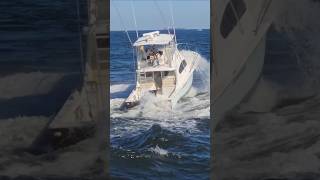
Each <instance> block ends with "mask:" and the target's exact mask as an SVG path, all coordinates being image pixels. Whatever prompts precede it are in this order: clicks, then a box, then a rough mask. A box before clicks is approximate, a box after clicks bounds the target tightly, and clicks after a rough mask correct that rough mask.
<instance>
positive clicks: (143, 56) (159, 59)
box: [122, 31, 199, 108]
mask: <svg viewBox="0 0 320 180" xmlns="http://www.w3.org/2000/svg"><path fill="white" fill-rule="evenodd" d="M175 39H176V38H175V35H173V34H160V33H159V31H154V32H149V33H144V34H143V36H142V37H140V38H138V40H137V41H136V42H135V43H134V44H133V47H134V48H135V50H136V55H137V56H136V57H137V59H136V77H137V78H136V87H135V88H134V89H133V91H132V92H131V93H130V95H129V97H128V98H127V99H126V100H125V101H124V103H123V105H122V107H126V108H130V107H133V106H135V105H137V104H139V101H140V100H141V98H142V97H143V96H144V95H145V93H153V94H154V95H155V96H156V97H161V98H164V99H166V100H168V101H170V102H171V106H172V107H174V106H175V105H176V103H177V102H178V101H179V99H180V98H181V97H183V96H184V95H185V94H186V93H187V92H188V91H189V89H190V88H191V85H192V81H193V72H194V70H195V69H196V68H197V66H198V64H199V62H198V61H199V60H198V58H199V55H198V54H197V53H195V52H193V55H192V57H184V56H183V55H182V54H181V52H180V51H179V50H178V48H177V43H176V40H175Z"/></svg>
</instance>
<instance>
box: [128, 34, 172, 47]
mask: <svg viewBox="0 0 320 180" xmlns="http://www.w3.org/2000/svg"><path fill="white" fill-rule="evenodd" d="M173 38H174V35H173V34H160V33H159V31H153V32H149V33H144V34H143V36H142V37H140V38H139V39H138V40H137V41H136V42H135V43H134V44H133V46H145V45H166V44H169V43H170V42H171V41H172V40H173Z"/></svg>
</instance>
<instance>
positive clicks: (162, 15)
mask: <svg viewBox="0 0 320 180" xmlns="http://www.w3.org/2000/svg"><path fill="white" fill-rule="evenodd" d="M153 2H154V5H155V6H156V7H157V8H158V10H159V13H160V17H161V19H162V21H163V24H164V25H165V26H166V24H167V23H166V20H165V19H164V14H163V12H162V10H161V8H160V6H159V4H158V3H157V1H156V0H153ZM169 24H170V23H169ZM167 29H168V34H170V25H169V26H168V28H167Z"/></svg>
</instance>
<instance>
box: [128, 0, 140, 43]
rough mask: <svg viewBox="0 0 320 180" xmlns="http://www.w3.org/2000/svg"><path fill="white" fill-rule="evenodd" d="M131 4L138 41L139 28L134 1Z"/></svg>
mask: <svg viewBox="0 0 320 180" xmlns="http://www.w3.org/2000/svg"><path fill="white" fill-rule="evenodd" d="M130 2H131V11H132V16H133V20H134V26H135V28H136V35H137V39H138V38H139V34H138V27H137V20H136V11H135V9H134V6H133V1H132V0H131V1H130Z"/></svg>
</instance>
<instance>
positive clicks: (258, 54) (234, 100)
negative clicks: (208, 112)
mask: <svg viewBox="0 0 320 180" xmlns="http://www.w3.org/2000/svg"><path fill="white" fill-rule="evenodd" d="M265 45H266V37H264V38H262V39H261V41H260V42H259V44H258V45H257V47H256V48H255V50H254V51H253V52H252V54H251V55H250V56H249V58H248V60H247V61H246V63H245V64H244V65H243V66H242V68H241V70H240V71H239V73H238V74H237V75H236V76H235V78H234V79H233V80H232V82H231V83H230V85H229V86H228V87H227V88H226V89H225V91H224V92H223V93H222V94H221V95H220V96H219V97H215V102H214V103H213V109H214V122H213V127H216V125H217V124H218V123H219V120H221V119H224V118H225V117H226V115H227V114H228V112H230V111H231V110H232V109H233V108H234V107H235V106H236V105H238V104H239V103H240V102H241V101H242V100H243V99H244V98H245V96H246V95H247V94H248V92H249V91H250V90H251V89H252V88H253V87H254V85H255V83H256V82H257V80H258V79H259V77H260V74H261V71H262V68H263V64H264V58H265Z"/></svg>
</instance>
